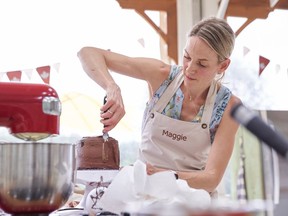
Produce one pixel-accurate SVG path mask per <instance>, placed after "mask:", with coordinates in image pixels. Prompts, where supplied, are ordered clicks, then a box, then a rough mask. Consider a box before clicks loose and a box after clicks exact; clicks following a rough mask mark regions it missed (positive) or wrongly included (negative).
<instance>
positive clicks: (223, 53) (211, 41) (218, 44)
mask: <svg viewBox="0 0 288 216" xmlns="http://www.w3.org/2000/svg"><path fill="white" fill-rule="evenodd" d="M192 36H197V37H200V38H201V39H203V40H204V41H206V43H207V44H208V45H209V46H210V47H211V48H212V49H213V50H214V51H215V52H216V53H217V55H218V61H219V62H221V61H224V60H225V59H227V58H229V57H230V55H231V54H232V51H233V49H234V44H235V33H234V31H233V30H232V28H231V27H230V25H229V24H228V23H227V21H226V20H224V19H220V18H216V17H209V18H206V19H203V20H201V21H200V22H198V23H197V24H196V25H195V26H194V27H193V28H192V30H191V31H190V32H189V34H188V37H192Z"/></svg>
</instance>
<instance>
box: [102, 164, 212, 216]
mask: <svg viewBox="0 0 288 216" xmlns="http://www.w3.org/2000/svg"><path fill="white" fill-rule="evenodd" d="M157 202H158V203H165V204H169V205H173V204H179V203H181V205H184V206H187V207H188V208H189V207H193V206H194V207H197V208H199V207H201V206H203V207H205V206H208V205H210V202H211V197H210V195H209V193H208V192H206V191H205V190H198V189H193V188H191V187H189V186H188V184H187V182H186V181H184V180H180V179H178V180H176V179H175V176H174V174H173V173H172V172H170V171H164V172H158V173H155V174H153V175H147V174H146V165H145V164H144V163H143V162H141V161H140V160H137V161H136V162H135V163H134V166H125V167H123V168H122V169H121V171H120V172H119V173H118V174H117V176H116V177H115V178H114V179H113V181H112V183H111V184H110V185H109V187H108V188H107V190H106V191H105V193H104V195H103V196H102V198H101V199H100V201H99V205H98V207H100V208H103V210H105V211H110V212H113V213H116V214H121V212H129V213H133V212H134V213H135V212H141V210H143V209H145V208H148V207H149V205H152V204H155V203H157Z"/></svg>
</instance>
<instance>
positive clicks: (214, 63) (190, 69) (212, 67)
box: [183, 36, 229, 85]
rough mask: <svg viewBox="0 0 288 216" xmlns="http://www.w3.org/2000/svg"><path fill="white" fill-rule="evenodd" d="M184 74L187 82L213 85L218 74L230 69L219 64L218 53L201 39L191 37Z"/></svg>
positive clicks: (184, 61)
mask: <svg viewBox="0 0 288 216" xmlns="http://www.w3.org/2000/svg"><path fill="white" fill-rule="evenodd" d="M183 55H184V56H183V73H184V77H185V80H186V81H187V82H188V83H189V82H194V83H195V82H196V83H199V84H200V83H203V84H204V83H206V84H207V85H208V84H210V83H211V81H212V80H213V79H214V77H215V76H216V74H217V73H222V72H224V71H225V69H226V68H227V67H228V65H229V64H228V65H227V66H226V67H225V68H223V66H224V65H223V64H224V62H225V61H226V60H225V61H223V62H221V63H219V62H218V55H217V53H216V52H215V51H214V50H213V49H212V48H211V47H210V46H209V45H208V44H207V43H206V42H205V41H204V40H202V39H201V38H199V37H196V36H192V37H189V38H188V40H187V43H186V46H185V48H184V54H183Z"/></svg>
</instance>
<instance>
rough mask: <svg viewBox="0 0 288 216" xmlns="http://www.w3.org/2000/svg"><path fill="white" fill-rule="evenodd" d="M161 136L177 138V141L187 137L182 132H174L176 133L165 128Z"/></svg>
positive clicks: (184, 139)
mask: <svg viewBox="0 0 288 216" xmlns="http://www.w3.org/2000/svg"><path fill="white" fill-rule="evenodd" d="M162 136H167V137H169V138H171V139H172V140H177V141H181V140H183V141H186V140H187V137H186V136H185V135H183V134H176V133H172V132H170V131H167V130H163V131H162Z"/></svg>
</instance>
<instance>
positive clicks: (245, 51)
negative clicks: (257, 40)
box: [243, 46, 250, 56]
mask: <svg viewBox="0 0 288 216" xmlns="http://www.w3.org/2000/svg"><path fill="white" fill-rule="evenodd" d="M249 52H250V49H249V48H248V47H245V46H244V47H243V56H246V55H247V54H248V53H249Z"/></svg>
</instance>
